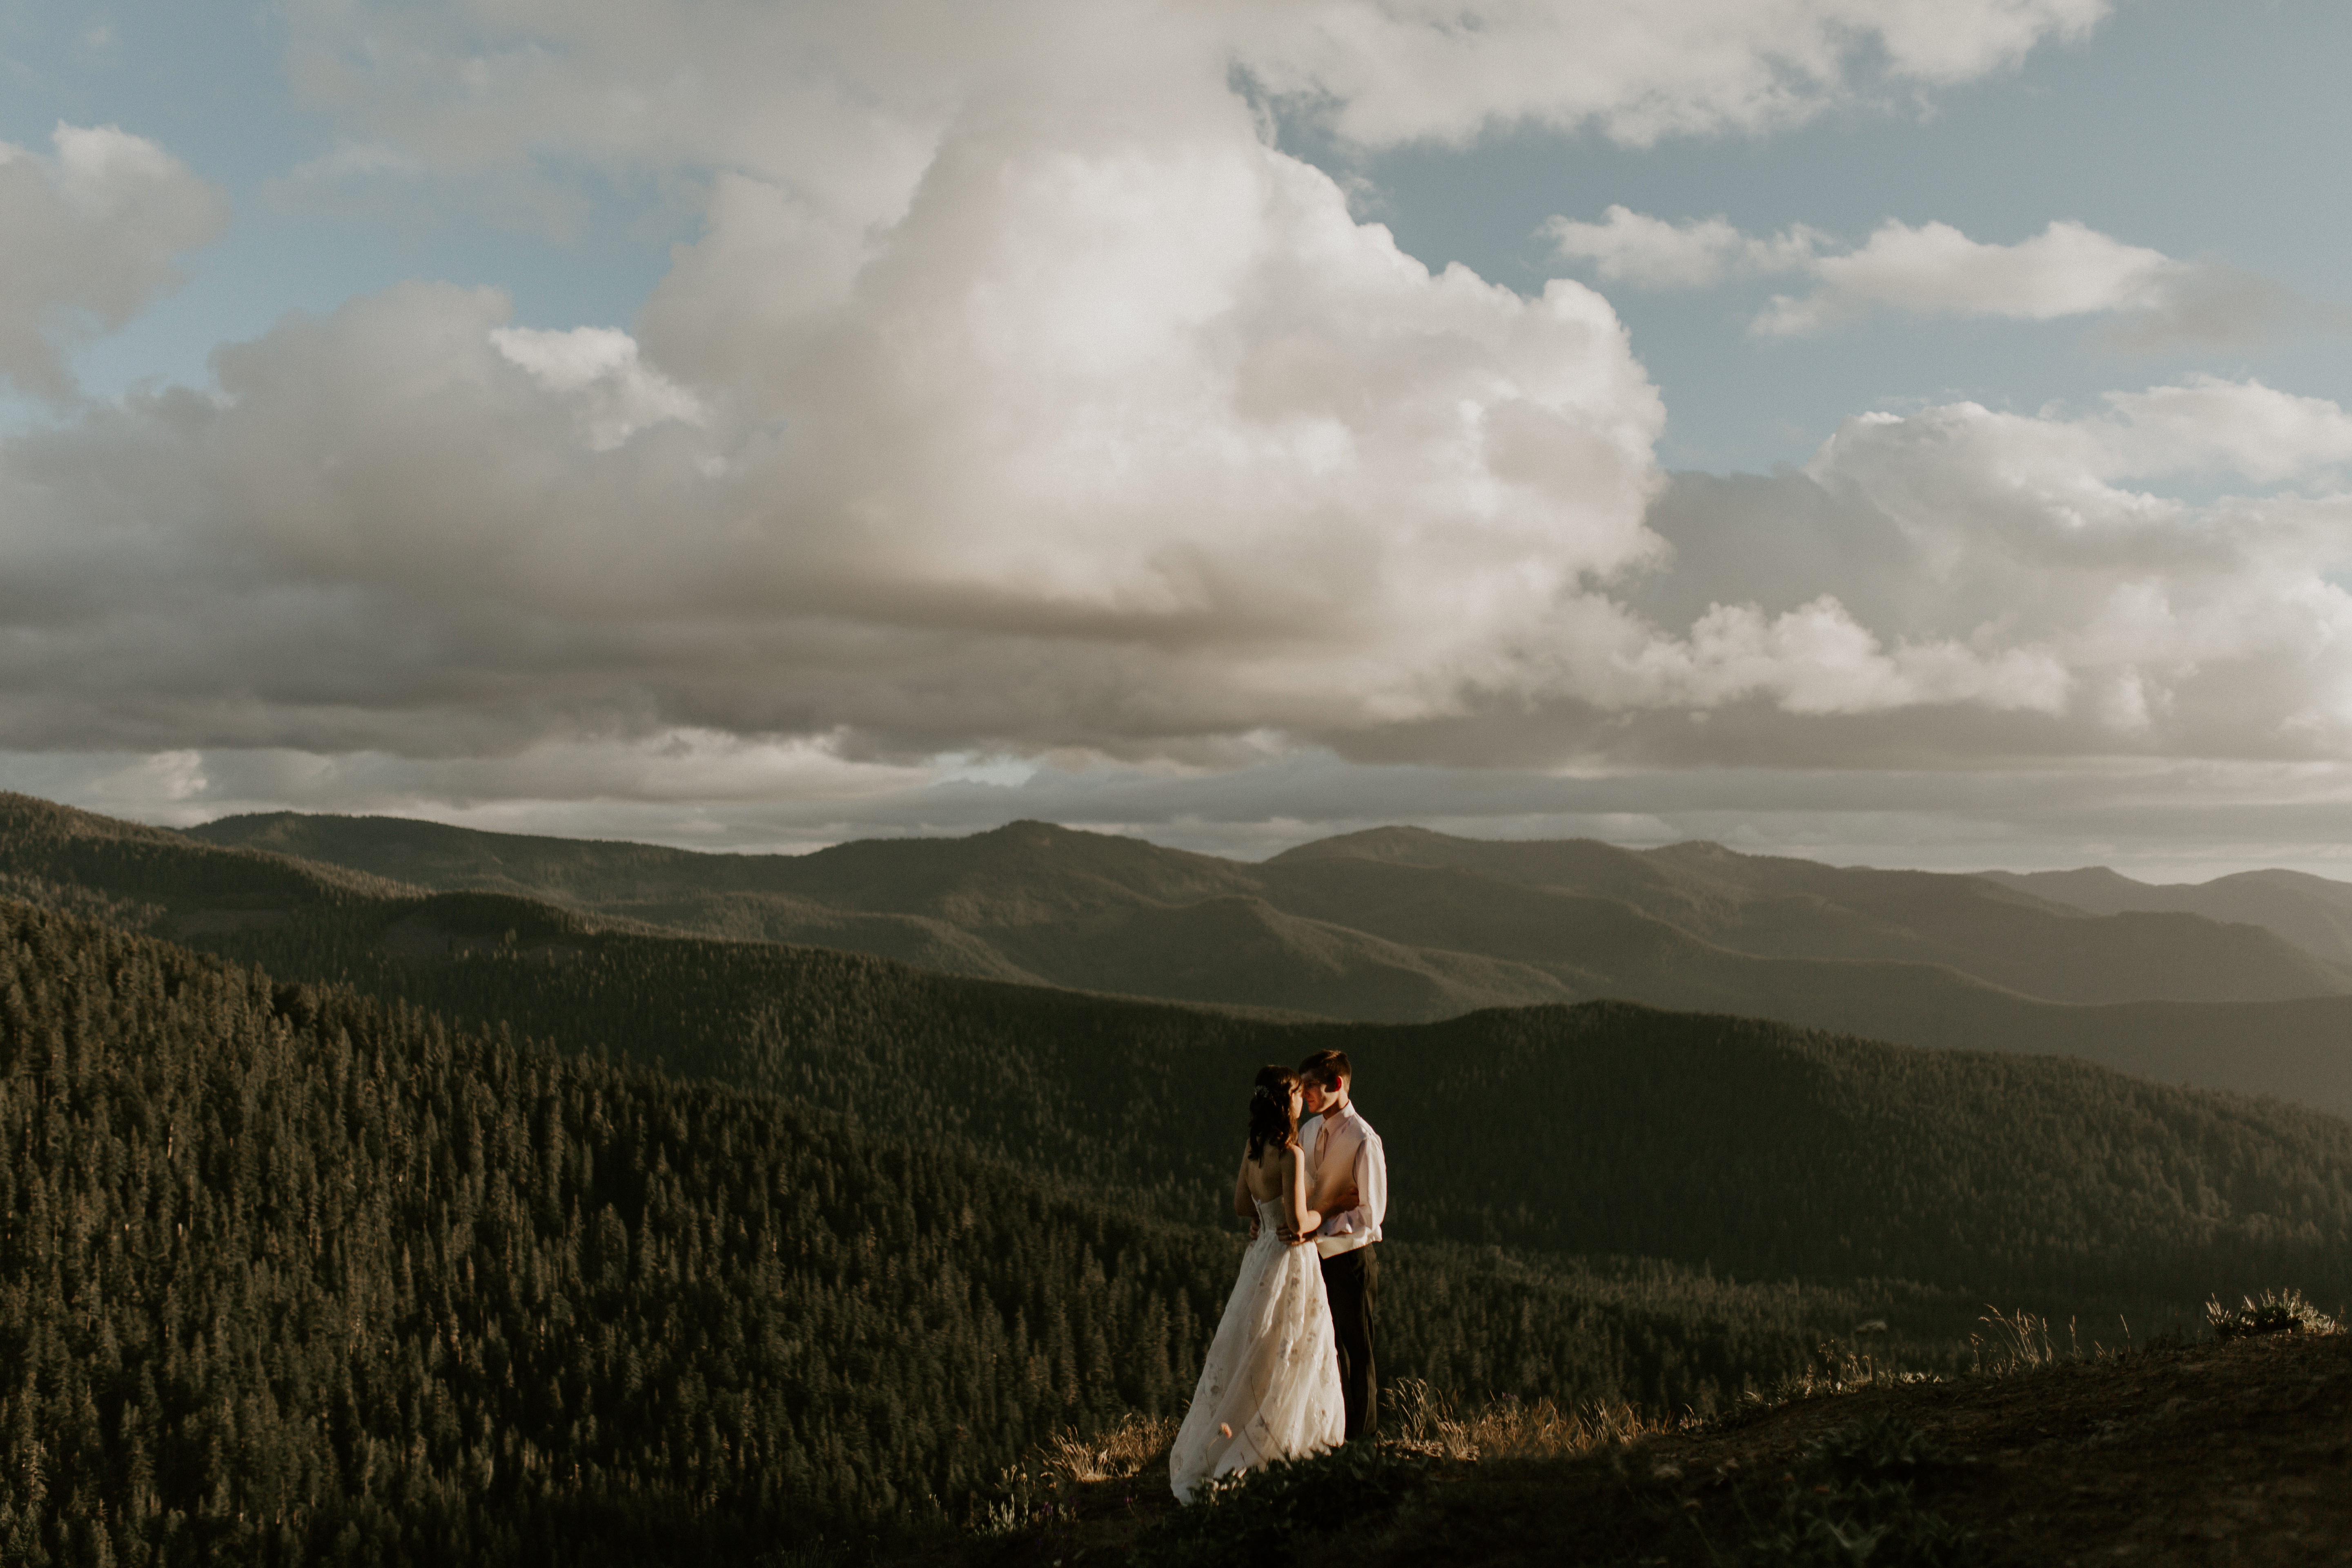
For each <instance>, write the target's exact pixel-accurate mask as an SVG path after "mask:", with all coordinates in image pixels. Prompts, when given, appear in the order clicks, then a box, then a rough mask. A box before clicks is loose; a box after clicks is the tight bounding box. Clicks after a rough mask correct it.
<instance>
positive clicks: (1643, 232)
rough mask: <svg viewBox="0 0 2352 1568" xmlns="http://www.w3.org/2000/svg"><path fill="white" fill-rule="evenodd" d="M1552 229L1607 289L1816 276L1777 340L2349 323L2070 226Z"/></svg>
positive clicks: (2223, 340) (2339, 314) (1604, 224)
mask: <svg viewBox="0 0 2352 1568" xmlns="http://www.w3.org/2000/svg"><path fill="white" fill-rule="evenodd" d="M1543 232H1544V234H1545V235H1546V236H1547V237H1549V238H1550V239H1551V241H1552V244H1553V248H1554V250H1555V252H1556V253H1557V254H1558V255H1559V257H1560V258H1562V259H1565V260H1571V261H1586V262H1591V264H1592V266H1593V270H1594V271H1595V273H1597V274H1598V275H1599V277H1600V278H1601V279H1602V281H1604V282H1611V283H1628V284H1631V285H1633V287H1635V288H1640V289H1711V288H1714V287H1716V286H1717V285H1719V284H1721V283H1723V282H1725V281H1727V280H1728V279H1734V278H1741V277H1764V276H1770V275H1775V274H1779V275H1788V274H1799V275H1802V276H1806V277H1809V278H1811V279H1813V280H1814V282H1815V284H1816V287H1815V288H1814V289H1813V291H1812V292H1811V293H1810V294H1806V295H1802V296H1797V295H1780V296H1777V297H1775V298H1774V300H1772V303H1771V305H1770V307H1769V309H1767V310H1764V311H1763V312H1762V313H1761V314H1760V315H1759V316H1758V317H1757V318H1756V320H1755V321H1754V322H1753V323H1751V330H1753V331H1756V332H1757V333H1758V334H1759V335H1760V336H1764V337H1795V336H1799V335H1801V334H1804V333H1808V332H1817V331H1822V330H1823V329H1824V328H1827V327H1832V326H1835V325H1838V324H1840V323H1842V322H1845V321H1853V320H1855V319H1857V318H1859V317H1862V316H1864V315H1867V314H1869V313H1870V312H1871V311H1873V310H1906V311H1909V312H1912V313H1914V314H1918V315H1958V316H1980V317H1992V318H1999V319H2004V320H2009V321H2054V320H2057V319H2059V318H2062V317H2067V316H2089V315H2105V316H2109V317H2112V318H2114V319H2115V320H2114V321H2112V322H2111V324H2110V326H2109V328H2108V330H2107V331H2106V332H2105V334H2104V336H2105V340H2106V341H2107V342H2109V343H2111V344H2112V345H2114V346H2116V347H2121V348H2129V349H2135V350H2156V349H2163V348H2170V347H2175V346H2179V345H2181V344H2195V345H2202V346H2207V347H2215V346H2230V345H2235V344H2243V343H2247V342H2253V341H2256V340H2258V339H2260V338H2262V337H2263V336H2264V335H2266V334H2268V333H2270V332H2272V331H2275V330H2276V329H2278V328H2281V327H2283V326H2285V325H2288V324H2291V323H2300V324H2304V325H2310V326H2330V327H2336V328H2340V327H2342V326H2343V325H2345V324H2346V313H2345V312H2343V311H2341V310H2331V309H2330V308H2327V307H2325V306H2320V305H2317V304H2315V303H2313V302H2311V301H2307V300H2299V299H2298V298H2296V297H2295V296H2294V294H2293V293H2292V292H2291V291H2290V290H2288V289H2284V288H2282V287H2281V286H2280V285H2278V284H2276V283H2273V282H2272V281H2270V280H2269V279H2263V278H2260V277H2256V276H2255V275H2253V274H2252V273H2249V272H2245V271H2242V270H2241V269H2239V268H2233V267H2230V266H2228V265H2226V264H2224V263H2221V262H2216V261H2179V260H2176V259H2174V258H2171V257H2168V256H2166V255H2165V254H2164V253H2163V252H2161V251H2157V250H2150V249H2148V248H2147V247H2144V246H2135V245H2126V244H2125V243H2123V242H2122V241H2121V240H2118V239H2116V238H2114V237H2111V236H2108V235H2104V234H2101V233H2099V232H2098V231H2097V230H2096V229H2094V228H2090V227H2088V226H2084V225H2083V224H2080V223H2074V222H2070V221H2065V220H2060V221H2057V222H2053V223H2052V224H2051V225H2050V226H2048V227H2047V228H2045V229H2043V230H2042V232H2041V233H2040V234H2038V235H2034V236H2032V237H2030V238H2027V239H2023V240H2020V241H2019V242H2018V243H2016V244H2014V245H1993V244H1987V243H1984V242H1982V241H1979V240H1974V239H1970V238H1969V237H1968V236H1967V235H1965V234H1963V233H1961V232H1960V231H1959V230H1958V229H1957V228H1954V227H1953V226H1951V225H1949V224H1945V223H1927V224H1922V225H1920V226H1917V227H1916V228H1915V227H1913V226H1911V225H1909V224H1906V223H1901V222H1888V223H1886V224H1884V225H1882V226H1880V227H1879V228H1878V229H1876V230H1875V231H1874V232H1873V233H1872V235H1871V236H1870V237H1869V238H1868V239H1867V240H1865V241H1864V242H1863V244H1862V245H1860V246H1859V247H1855V248H1853V249H1851V250H1846V251H1842V252H1839V251H1830V250H1828V249H1827V248H1826V247H1827V246H1828V245H1829V244H1830V240H1829V237H1828V236H1826V235H1823V234H1822V233H1821V232H1820V231H1819V230H1817V229H1811V228H1807V227H1806V226H1803V225H1801V224H1800V225H1796V226H1791V227H1790V228H1788V229H1786V230H1783V231H1782V232H1781V233H1780V234H1778V235H1775V236H1771V237H1761V238H1759V237H1754V236H1750V235H1746V234H1742V233H1741V232H1740V231H1739V230H1738V229H1737V228H1735V227H1734V226H1732V225H1731V224H1730V223H1729V222H1728V221H1727V220H1726V219H1724V218H1721V217H1712V218H1702V219H1695V220H1688V221H1685V222H1682V223H1671V222H1668V221H1667V220H1665V219H1664V218H1657V217H1652V216H1648V215H1646V214H1643V213H1637V212H1633V211H1632V210H1631V209H1629V208H1627V207H1624V206H1612V207H1610V208H1609V209H1608V211H1607V212H1606V213H1605V214H1603V215H1602V219H1601V222H1599V223H1584V222H1579V221H1576V220H1573V219H1570V218H1566V217H1555V218H1553V219H1551V220H1550V222H1549V223H1548V224H1546V225H1545V226H1544V229H1543Z"/></svg>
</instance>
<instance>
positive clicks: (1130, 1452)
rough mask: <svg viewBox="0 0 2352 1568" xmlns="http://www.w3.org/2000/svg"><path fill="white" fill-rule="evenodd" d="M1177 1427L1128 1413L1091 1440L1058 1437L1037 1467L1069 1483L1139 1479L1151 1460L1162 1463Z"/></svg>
mask: <svg viewBox="0 0 2352 1568" xmlns="http://www.w3.org/2000/svg"><path fill="white" fill-rule="evenodd" d="M1179 1425H1181V1423H1179V1422H1178V1421H1177V1419H1176V1418H1175V1417H1174V1416H1172V1415H1137V1414H1135V1413H1134V1412H1132V1411H1130V1412H1129V1414H1128V1416H1127V1419H1126V1420H1124V1421H1121V1422H1120V1423H1119V1424H1118V1426H1114V1427H1112V1428H1111V1429H1110V1430H1109V1431H1108V1432H1097V1433H1096V1434H1095V1435H1094V1436H1091V1437H1083V1438H1082V1437H1080V1436H1078V1435H1077V1433H1076V1430H1075V1429H1074V1430H1071V1431H1068V1432H1064V1433H1062V1434H1060V1435H1059V1436H1055V1438H1053V1439H1052V1440H1051V1441H1049V1442H1048V1443H1046V1445H1045V1451H1044V1452H1043V1453H1042V1454H1041V1455H1040V1456H1039V1458H1038V1466H1039V1468H1041V1469H1043V1470H1045V1472H1046V1473H1048V1474H1049V1475H1054V1476H1058V1477H1060V1478H1062V1479H1065V1480H1067V1481H1072V1482H1079V1483H1090V1482H1096V1481H1123V1480H1126V1479H1128V1478H1129V1477H1130V1476H1137V1475H1141V1474H1142V1473H1143V1471H1144V1469H1145V1468H1147V1467H1149V1466H1150V1464H1151V1462H1152V1461H1153V1460H1155V1459H1158V1460H1162V1461H1164V1460H1166V1458H1168V1450H1169V1449H1170V1448H1171V1447H1174V1446H1175V1442H1176V1428H1177V1426H1179Z"/></svg>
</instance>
